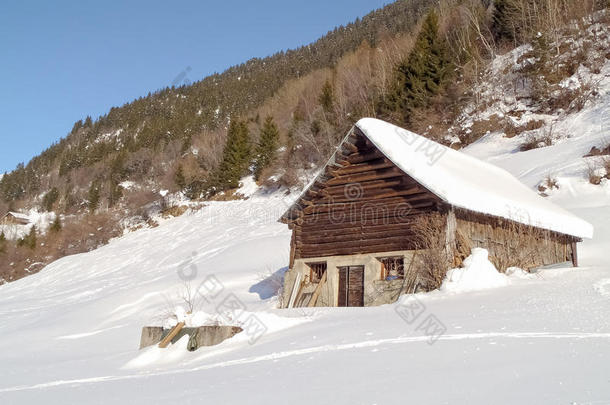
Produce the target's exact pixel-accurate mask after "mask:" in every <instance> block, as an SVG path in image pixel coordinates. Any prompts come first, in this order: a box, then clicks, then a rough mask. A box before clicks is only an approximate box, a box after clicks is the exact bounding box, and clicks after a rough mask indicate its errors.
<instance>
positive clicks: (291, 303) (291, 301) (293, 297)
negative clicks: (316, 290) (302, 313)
mask: <svg viewBox="0 0 610 405" xmlns="http://www.w3.org/2000/svg"><path fill="white" fill-rule="evenodd" d="M300 289H301V273H300V272H299V273H297V274H296V277H295V279H294V285H293V286H292V292H291V294H290V299H289V300H288V308H292V307H293V306H294V302H295V300H296V298H297V294H298V293H299V291H300Z"/></svg>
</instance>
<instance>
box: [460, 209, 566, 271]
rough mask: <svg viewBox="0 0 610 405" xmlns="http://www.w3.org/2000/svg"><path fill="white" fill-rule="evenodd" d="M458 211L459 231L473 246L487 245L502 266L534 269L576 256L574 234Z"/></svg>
mask: <svg viewBox="0 0 610 405" xmlns="http://www.w3.org/2000/svg"><path fill="white" fill-rule="evenodd" d="M455 213H456V222H457V232H458V233H459V234H461V236H462V237H463V238H465V239H467V240H468V242H469V243H470V244H471V246H470V247H482V248H485V249H487V250H488V251H489V257H490V260H491V261H492V262H493V263H494V264H495V265H496V267H498V268H501V269H502V270H504V269H505V268H506V267H508V266H516V267H522V268H526V269H532V268H536V267H540V266H545V265H549V264H554V263H561V262H565V261H571V260H572V255H573V251H572V249H573V243H575V242H576V239H575V238H573V237H571V236H567V235H562V234H558V233H556V232H551V231H547V230H543V229H540V228H534V227H531V226H526V225H521V224H518V223H515V222H513V221H508V220H505V219H501V218H496V217H490V216H485V215H482V214H476V213H473V212H470V211H466V210H456V211H455ZM459 236H460V235H458V240H459V239H460V237H459Z"/></svg>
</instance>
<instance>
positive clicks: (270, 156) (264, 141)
mask: <svg viewBox="0 0 610 405" xmlns="http://www.w3.org/2000/svg"><path fill="white" fill-rule="evenodd" d="M279 138H280V132H279V130H278V129H277V125H275V122H274V121H273V117H272V116H268V117H267V118H265V122H264V124H263V127H262V128H261V133H260V138H259V141H258V144H257V145H256V159H255V161H254V179H255V180H259V178H260V175H261V172H262V171H263V169H264V168H266V167H267V166H269V165H270V164H271V163H272V162H273V160H274V159H275V155H276V153H277V148H278V143H279Z"/></svg>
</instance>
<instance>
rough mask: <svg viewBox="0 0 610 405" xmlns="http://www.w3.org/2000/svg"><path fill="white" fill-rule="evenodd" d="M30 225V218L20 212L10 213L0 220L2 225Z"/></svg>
mask: <svg viewBox="0 0 610 405" xmlns="http://www.w3.org/2000/svg"><path fill="white" fill-rule="evenodd" d="M29 223H30V218H29V217H28V216H27V215H25V214H21V213H19V212H12V211H9V212H7V213H6V214H4V216H3V217H2V219H1V220H0V224H1V225H28V224H29Z"/></svg>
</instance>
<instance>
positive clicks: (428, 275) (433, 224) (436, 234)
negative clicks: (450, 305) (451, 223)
mask: <svg viewBox="0 0 610 405" xmlns="http://www.w3.org/2000/svg"><path fill="white" fill-rule="evenodd" d="M446 223H447V216H446V215H441V214H437V213H432V214H425V215H420V216H418V217H417V218H416V219H415V220H414V222H413V224H412V229H413V240H414V241H415V247H416V249H417V250H418V252H417V255H416V260H417V263H416V273H417V277H418V279H419V282H420V284H421V285H422V287H423V289H424V290H426V291H431V290H435V289H438V288H439V287H440V286H441V284H442V282H443V280H444V278H445V275H446V274H447V270H449V268H450V267H451V266H452V263H453V255H454V252H453V250H452V249H449V248H448V246H447V243H446V240H445V227H446Z"/></svg>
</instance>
